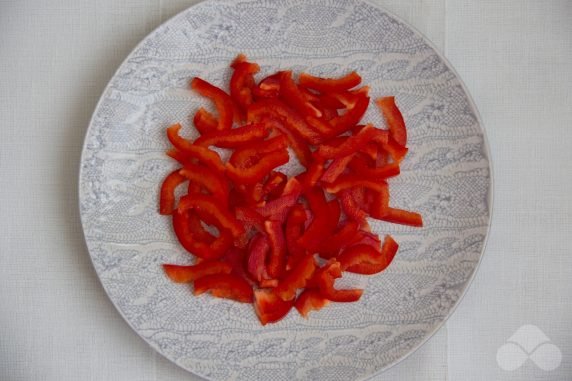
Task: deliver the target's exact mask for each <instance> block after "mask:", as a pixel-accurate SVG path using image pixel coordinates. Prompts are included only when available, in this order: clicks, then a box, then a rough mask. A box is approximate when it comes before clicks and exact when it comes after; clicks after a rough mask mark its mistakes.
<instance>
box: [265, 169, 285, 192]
mask: <svg viewBox="0 0 572 381" xmlns="http://www.w3.org/2000/svg"><path fill="white" fill-rule="evenodd" d="M287 181H288V177H287V176H286V175H285V174H283V173H282V172H278V171H272V172H270V175H269V177H268V180H267V181H266V182H265V183H264V187H263V188H262V193H263V194H264V196H267V197H269V198H277V197H279V196H280V195H281V194H282V192H283V191H284V187H285V186H286V182H287Z"/></svg>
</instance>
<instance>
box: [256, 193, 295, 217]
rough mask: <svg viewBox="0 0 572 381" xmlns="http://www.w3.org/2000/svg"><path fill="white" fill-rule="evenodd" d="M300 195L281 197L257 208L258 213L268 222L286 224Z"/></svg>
mask: <svg viewBox="0 0 572 381" xmlns="http://www.w3.org/2000/svg"><path fill="white" fill-rule="evenodd" d="M299 196H300V194H299V193H296V194H288V195H285V196H280V197H278V198H277V199H274V200H272V201H268V202H266V203H265V204H264V205H262V206H259V207H258V208H256V211H257V212H258V213H259V214H260V215H261V216H264V217H266V219H268V220H272V221H278V222H284V221H285V220H286V217H287V215H288V212H289V211H290V209H291V208H292V207H293V206H294V204H296V202H297V201H298V197H299Z"/></svg>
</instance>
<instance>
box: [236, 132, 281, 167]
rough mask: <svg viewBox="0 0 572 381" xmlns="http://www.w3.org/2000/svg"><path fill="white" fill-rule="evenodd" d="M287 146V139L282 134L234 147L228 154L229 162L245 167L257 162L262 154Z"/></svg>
mask: <svg viewBox="0 0 572 381" xmlns="http://www.w3.org/2000/svg"><path fill="white" fill-rule="evenodd" d="M287 146H288V139H287V138H286V137H285V136H283V135H279V136H276V137H274V138H272V139H268V140H264V141H260V142H255V143H252V144H249V145H247V146H245V147H242V148H239V149H236V150H235V151H234V152H233V153H232V155H231V156H230V159H229V163H231V164H232V165H234V166H237V167H247V166H250V165H252V164H255V163H257V162H258V161H259V160H260V157H261V156H262V155H264V154H268V153H272V152H275V151H278V150H284V149H285V148H286V147H287Z"/></svg>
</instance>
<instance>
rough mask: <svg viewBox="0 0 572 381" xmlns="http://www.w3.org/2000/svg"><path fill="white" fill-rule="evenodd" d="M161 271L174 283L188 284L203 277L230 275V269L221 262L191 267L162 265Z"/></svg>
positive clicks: (203, 263)
mask: <svg viewBox="0 0 572 381" xmlns="http://www.w3.org/2000/svg"><path fill="white" fill-rule="evenodd" d="M163 270H165V273H166V274H167V276H168V277H169V278H170V279H171V280H172V281H173V282H175V283H190V282H193V281H194V280H196V279H198V278H201V277H203V276H205V275H212V274H230V272H231V271H232V267H231V266H230V265H229V264H228V263H225V262H221V261H206V262H201V263H198V264H196V265H193V266H180V265H171V264H164V265H163Z"/></svg>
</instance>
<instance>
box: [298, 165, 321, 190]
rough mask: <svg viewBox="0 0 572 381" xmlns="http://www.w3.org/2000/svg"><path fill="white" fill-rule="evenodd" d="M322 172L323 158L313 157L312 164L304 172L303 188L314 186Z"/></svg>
mask: <svg viewBox="0 0 572 381" xmlns="http://www.w3.org/2000/svg"><path fill="white" fill-rule="evenodd" d="M323 173H324V160H322V159H319V158H318V159H315V160H314V161H312V164H310V166H309V167H308V169H307V170H306V172H304V177H303V182H302V185H303V187H304V188H305V189H310V188H313V187H314V186H316V184H317V183H318V181H319V180H320V178H321V177H322V174H323Z"/></svg>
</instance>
